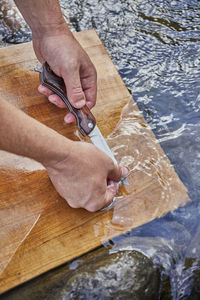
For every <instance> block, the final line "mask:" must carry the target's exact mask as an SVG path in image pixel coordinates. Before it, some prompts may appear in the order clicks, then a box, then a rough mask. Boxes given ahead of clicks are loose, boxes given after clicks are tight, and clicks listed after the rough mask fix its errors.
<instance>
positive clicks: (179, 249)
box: [0, 0, 200, 300]
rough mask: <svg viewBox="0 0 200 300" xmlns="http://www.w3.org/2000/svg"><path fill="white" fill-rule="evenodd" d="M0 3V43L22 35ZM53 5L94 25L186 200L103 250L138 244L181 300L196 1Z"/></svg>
mask: <svg viewBox="0 0 200 300" xmlns="http://www.w3.org/2000/svg"><path fill="white" fill-rule="evenodd" d="M1 3H2V7H1V16H2V17H3V21H1V22H2V26H1V27H0V36H1V40H2V42H1V45H5V44H7V43H19V42H23V41H27V40H30V39H31V33H30V30H29V29H28V27H26V25H25V24H24V23H23V22H21V19H20V20H18V19H17V20H16V14H15V9H13V7H12V6H11V4H9V2H3V1H1ZM9 5H10V7H9ZM61 6H62V9H63V13H64V15H65V17H66V20H67V22H68V23H69V25H70V27H71V29H72V30H76V31H80V30H85V29H91V28H95V29H96V31H97V33H98V35H99V36H100V38H101V40H102V42H103V43H104V44H105V46H106V48H107V50H108V52H109V54H110V56H111V58H112V60H113V61H114V63H115V65H116V66H117V68H118V70H119V72H120V74H121V76H122V78H123V80H124V82H125V84H126V86H127V87H128V88H129V90H130V92H131V94H132V96H133V98H134V99H135V101H136V102H137V105H138V106H139V108H140V109H141V111H142V112H143V114H144V116H145V119H146V121H147V122H148V124H149V125H150V126H151V128H152V130H153V131H154V133H155V135H156V137H157V139H158V140H159V142H160V143H161V146H162V148H163V149H164V151H165V153H166V154H167V156H168V157H169V159H170V161H171V162H172V163H173V165H174V167H175V170H176V172H177V173H178V174H179V176H180V178H181V180H182V181H183V183H184V184H185V186H186V187H187V188H188V191H189V195H190V198H191V199H192V202H191V203H189V204H188V205H186V206H184V207H181V208H179V209H177V210H175V211H173V212H170V213H168V214H167V215H166V216H164V217H162V218H160V219H156V220H154V221H152V222H150V223H148V224H146V225H144V226H141V227H139V228H137V229H134V230H132V231H131V232H129V233H127V234H126V235H124V236H122V237H120V238H115V239H113V240H112V241H111V243H110V244H112V249H111V252H115V251H119V250H122V249H129V250H130V249H136V250H139V251H142V252H143V253H144V254H145V255H147V256H148V257H151V258H152V259H153V260H154V262H155V263H156V264H159V265H161V266H162V267H163V271H162V275H163V276H164V275H168V276H169V278H170V284H171V294H172V299H174V300H175V299H189V295H190V294H191V289H192V285H193V274H194V273H195V272H196V271H197V270H198V269H199V261H200V247H199V243H200V221H199V218H200V179H199V176H200V80H199V78H200V65H199V58H200V2H199V1H198V0H182V1H181V0H177V1H170V0H154V1H153V0H148V1H147V0H142V1H141V0H121V1H117V0H80V1H77V0H71V1H64V0H61ZM191 299H192V298H191Z"/></svg>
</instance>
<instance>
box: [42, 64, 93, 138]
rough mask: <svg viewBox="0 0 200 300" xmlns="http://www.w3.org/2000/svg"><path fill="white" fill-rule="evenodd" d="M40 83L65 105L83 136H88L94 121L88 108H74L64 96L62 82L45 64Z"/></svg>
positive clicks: (64, 90)
mask: <svg viewBox="0 0 200 300" xmlns="http://www.w3.org/2000/svg"><path fill="white" fill-rule="evenodd" d="M40 81H41V83H42V85H44V86H46V87H48V88H49V89H50V90H51V91H52V92H54V93H55V94H57V95H58V96H59V97H60V98H61V99H62V100H63V102H64V103H65V104H66V105H67V107H68V108H69V110H70V112H71V113H72V114H73V115H74V116H75V118H76V121H77V127H78V129H79V131H80V133H81V134H82V135H83V136H86V135H88V134H89V133H90V132H91V131H92V130H93V129H94V127H95V125H96V120H95V117H94V116H93V114H92V113H91V111H90V110H89V108H88V107H87V106H86V105H85V106H83V107H82V108H81V109H77V108H74V107H73V106H72V105H71V103H70V102H69V100H68V99H67V95H66V88H65V84H64V80H63V79H62V78H61V77H59V76H57V75H56V74H55V73H54V72H53V71H52V70H51V69H50V67H49V65H48V63H47V62H45V63H44V64H43V66H42V71H41V72H40Z"/></svg>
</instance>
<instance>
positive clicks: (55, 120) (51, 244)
mask: <svg viewBox="0 0 200 300" xmlns="http://www.w3.org/2000/svg"><path fill="white" fill-rule="evenodd" d="M75 37H76V38H77V39H78V40H79V42H80V43H81V45H82V46H83V47H84V48H85V50H86V51H87V53H88V54H89V56H90V57H91V59H92V61H93V63H94V64H95V66H96V68H97V73H98V100H97V105H96V107H95V108H94V109H93V114H94V115H95V117H96V120H97V124H98V125H99V128H100V129H101V131H102V133H103V134H104V136H108V135H110V134H111V133H112V132H114V133H112V134H111V138H110V145H111V146H112V147H115V146H116V143H120V138H118V139H116V138H117V136H118V135H119V134H118V133H119V130H120V129H119V128H120V127H119V126H118V127H117V128H116V129H115V127H116V125H117V123H118V122H119V120H120V116H121V112H122V109H123V107H124V106H125V105H126V104H127V103H128V102H129V101H130V95H129V92H128V90H127V88H126V87H125V85H124V83H123V81H122V80H121V78H120V76H119V74H118V72H117V70H116V68H115V66H114V65H113V63H112V61H111V59H110V58H109V56H108V54H107V52H106V50H105V48H104V46H103V45H102V43H101V41H100V39H99V38H98V36H97V34H96V33H95V32H94V31H86V32H81V33H76V34H75ZM36 64H37V60H36V58H35V55H34V53H33V50H32V45H31V43H27V44H22V45H16V46H11V47H8V48H3V49H0V76H1V87H0V94H1V96H3V97H4V98H5V99H7V101H9V102H10V103H12V104H13V105H15V106H17V107H18V108H20V109H22V110H23V111H24V112H25V113H27V114H29V115H30V116H32V117H33V118H36V119H37V120H39V121H41V122H42V123H44V124H46V125H47V126H49V127H51V128H53V129H54V130H56V131H58V132H60V133H61V134H63V135H65V136H66V137H68V138H70V139H73V140H77V139H78V137H77V130H76V126H75V125H66V124H64V122H63V117H64V115H65V111H64V110H61V109H59V108H57V107H55V106H54V105H53V104H51V103H49V102H48V101H47V100H46V98H45V97H43V96H42V95H40V94H39V93H38V92H37V86H38V84H39V77H38V73H35V72H34V71H33V69H34V66H35V65H36ZM123 116H124V119H123ZM127 117H128V120H129V122H130V121H131V122H133V123H134V124H135V125H137V126H136V127H137V128H138V124H140V127H141V128H140V130H141V131H140V133H141V134H137V137H135V138H134V142H135V145H140V153H142V156H140V158H139V159H140V160H142V161H143V162H144V161H147V156H148V159H149V163H151V164H152V165H153V166H155V164H156V163H158V164H159V163H161V160H160V158H161V157H162V160H163V161H164V162H165V163H164V166H163V168H164V169H165V172H164V173H163V174H164V175H163V176H161V175H159V172H158V171H157V173H156V174H157V175H156V176H157V177H155V176H152V178H151V177H150V176H148V175H147V174H146V173H144V172H142V171H141V169H137V168H135V169H134V166H133V165H132V171H131V175H130V177H129V184H130V186H129V187H128V188H127V195H125V194H126V193H125V194H124V197H123V201H122V199H119V200H120V201H119V202H118V203H117V204H116V208H115V209H114V210H113V209H112V210H110V211H104V212H97V213H89V212H87V211H85V210H83V209H72V208H70V207H69V206H68V205H67V203H66V202H65V201H64V200H63V199H62V198H61V197H60V196H59V195H58V194H57V192H56V191H55V189H54V188H53V186H52V184H51V182H50V180H49V178H48V176H47V174H46V171H45V170H44V169H43V167H42V166H41V165H40V164H38V163H37V162H35V161H32V160H30V159H27V158H23V157H18V156H15V155H12V154H9V153H6V152H3V151H0V208H1V210H0V226H1V233H0V243H1V252H0V293H2V292H5V291H6V290H8V289H10V288H12V287H14V286H16V285H19V284H20V283H23V282H25V281H27V280H29V279H31V278H33V277H36V276H38V275H39V274H41V273H43V272H45V271H47V270H50V269H52V268H54V267H56V266H58V265H60V264H62V263H65V262H67V261H69V260H71V259H73V258H75V257H78V256H80V255H81V254H83V253H86V252H87V251H90V250H92V249H94V248H95V247H97V246H99V245H100V244H101V243H102V242H103V241H106V240H108V239H109V238H111V237H113V236H116V235H119V234H121V233H123V232H125V231H127V230H130V229H131V228H133V227H136V226H139V225H141V224H143V223H145V222H148V221H150V220H152V219H154V218H156V217H159V216H161V215H163V214H164V213H166V212H167V211H169V210H171V209H174V208H176V207H178V206H179V205H183V204H184V203H186V201H188V196H187V191H186V189H185V187H184V186H183V184H182V183H181V181H180V179H179V178H178V176H177V175H176V173H175V171H174V169H173V167H172V166H171V165H170V162H169V161H168V159H167V158H166V156H165V155H164V153H163V151H162V149H161V148H160V146H159V144H158V143H157V141H156V139H155V137H154V135H153V133H152V132H151V130H150V129H148V128H147V127H146V124H145V122H144V120H143V117H142V116H141V114H138V109H137V107H136V105H135V104H134V102H133V101H132V100H131V102H130V103H129V105H128V106H127V107H126V109H125V111H124V113H123V115H122V120H121V121H120V122H121V123H119V124H121V125H122V128H123V124H124V123H123V120H127ZM121 125H120V126H121ZM124 130H125V129H124ZM130 130H131V129H130ZM133 133H134V132H133ZM127 136H129V137H130V136H131V135H127ZM144 136H145V138H146V137H149V139H150V140H151V141H153V149H154V150H155V149H156V151H153V150H152V151H151V147H149V146H148V147H147V145H146V144H145V139H144ZM121 143H123V144H124V145H130V146H129V147H128V148H127V147H125V148H124V150H123V151H124V152H123V153H120V152H118V154H117V159H118V161H120V158H121V157H122V156H123V155H125V157H129V156H131V155H132V156H133V154H132V153H133V152H131V151H132V150H131V149H133V148H132V147H133V145H132V144H131V143H132V140H131V139H130V138H127V137H126V135H124V137H123V138H122V139H121ZM138 149H139V148H138ZM126 151H127V153H126ZM129 152H130V153H129ZM158 153H159V160H158ZM149 157H150V158H149ZM129 167H130V166H129ZM154 169H155V168H154ZM134 170H135V171H134ZM152 174H154V171H152ZM169 174H170V178H171V179H170V180H171V183H170V184H171V186H170V188H171V190H170V191H171V194H170V195H171V198H170V201H169V199H168V198H167V201H165V203H164V205H163V198H162V197H161V194H162V191H160V187H161V186H164V187H165V190H166V189H168V187H167V185H166V184H165V182H164V180H166V178H167V177H169ZM160 177H161V178H160ZM155 178H156V179H155ZM158 178H160V180H158ZM88 180H89V179H88ZM162 181H163V182H164V184H163V182H162ZM160 182H161V183H162V184H161V183H160ZM158 191H159V192H158ZM135 217H136V218H135Z"/></svg>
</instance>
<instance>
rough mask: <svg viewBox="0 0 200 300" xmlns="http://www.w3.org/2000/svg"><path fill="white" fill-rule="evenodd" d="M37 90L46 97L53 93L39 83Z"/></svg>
mask: <svg viewBox="0 0 200 300" xmlns="http://www.w3.org/2000/svg"><path fill="white" fill-rule="evenodd" d="M38 91H39V93H41V94H43V95H44V96H46V97H49V96H50V95H52V94H53V92H52V91H51V90H50V89H48V88H47V87H46V86H43V85H41V84H40V85H39V86H38Z"/></svg>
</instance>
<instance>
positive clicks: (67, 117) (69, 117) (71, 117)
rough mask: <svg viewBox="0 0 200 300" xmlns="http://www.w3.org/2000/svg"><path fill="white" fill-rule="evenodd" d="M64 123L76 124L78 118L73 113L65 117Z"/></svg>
mask: <svg viewBox="0 0 200 300" xmlns="http://www.w3.org/2000/svg"><path fill="white" fill-rule="evenodd" d="M64 121H65V123H67V124H69V123H72V122H75V121H76V118H75V117H74V115H73V114H72V113H68V114H66V116H65V117H64Z"/></svg>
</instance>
